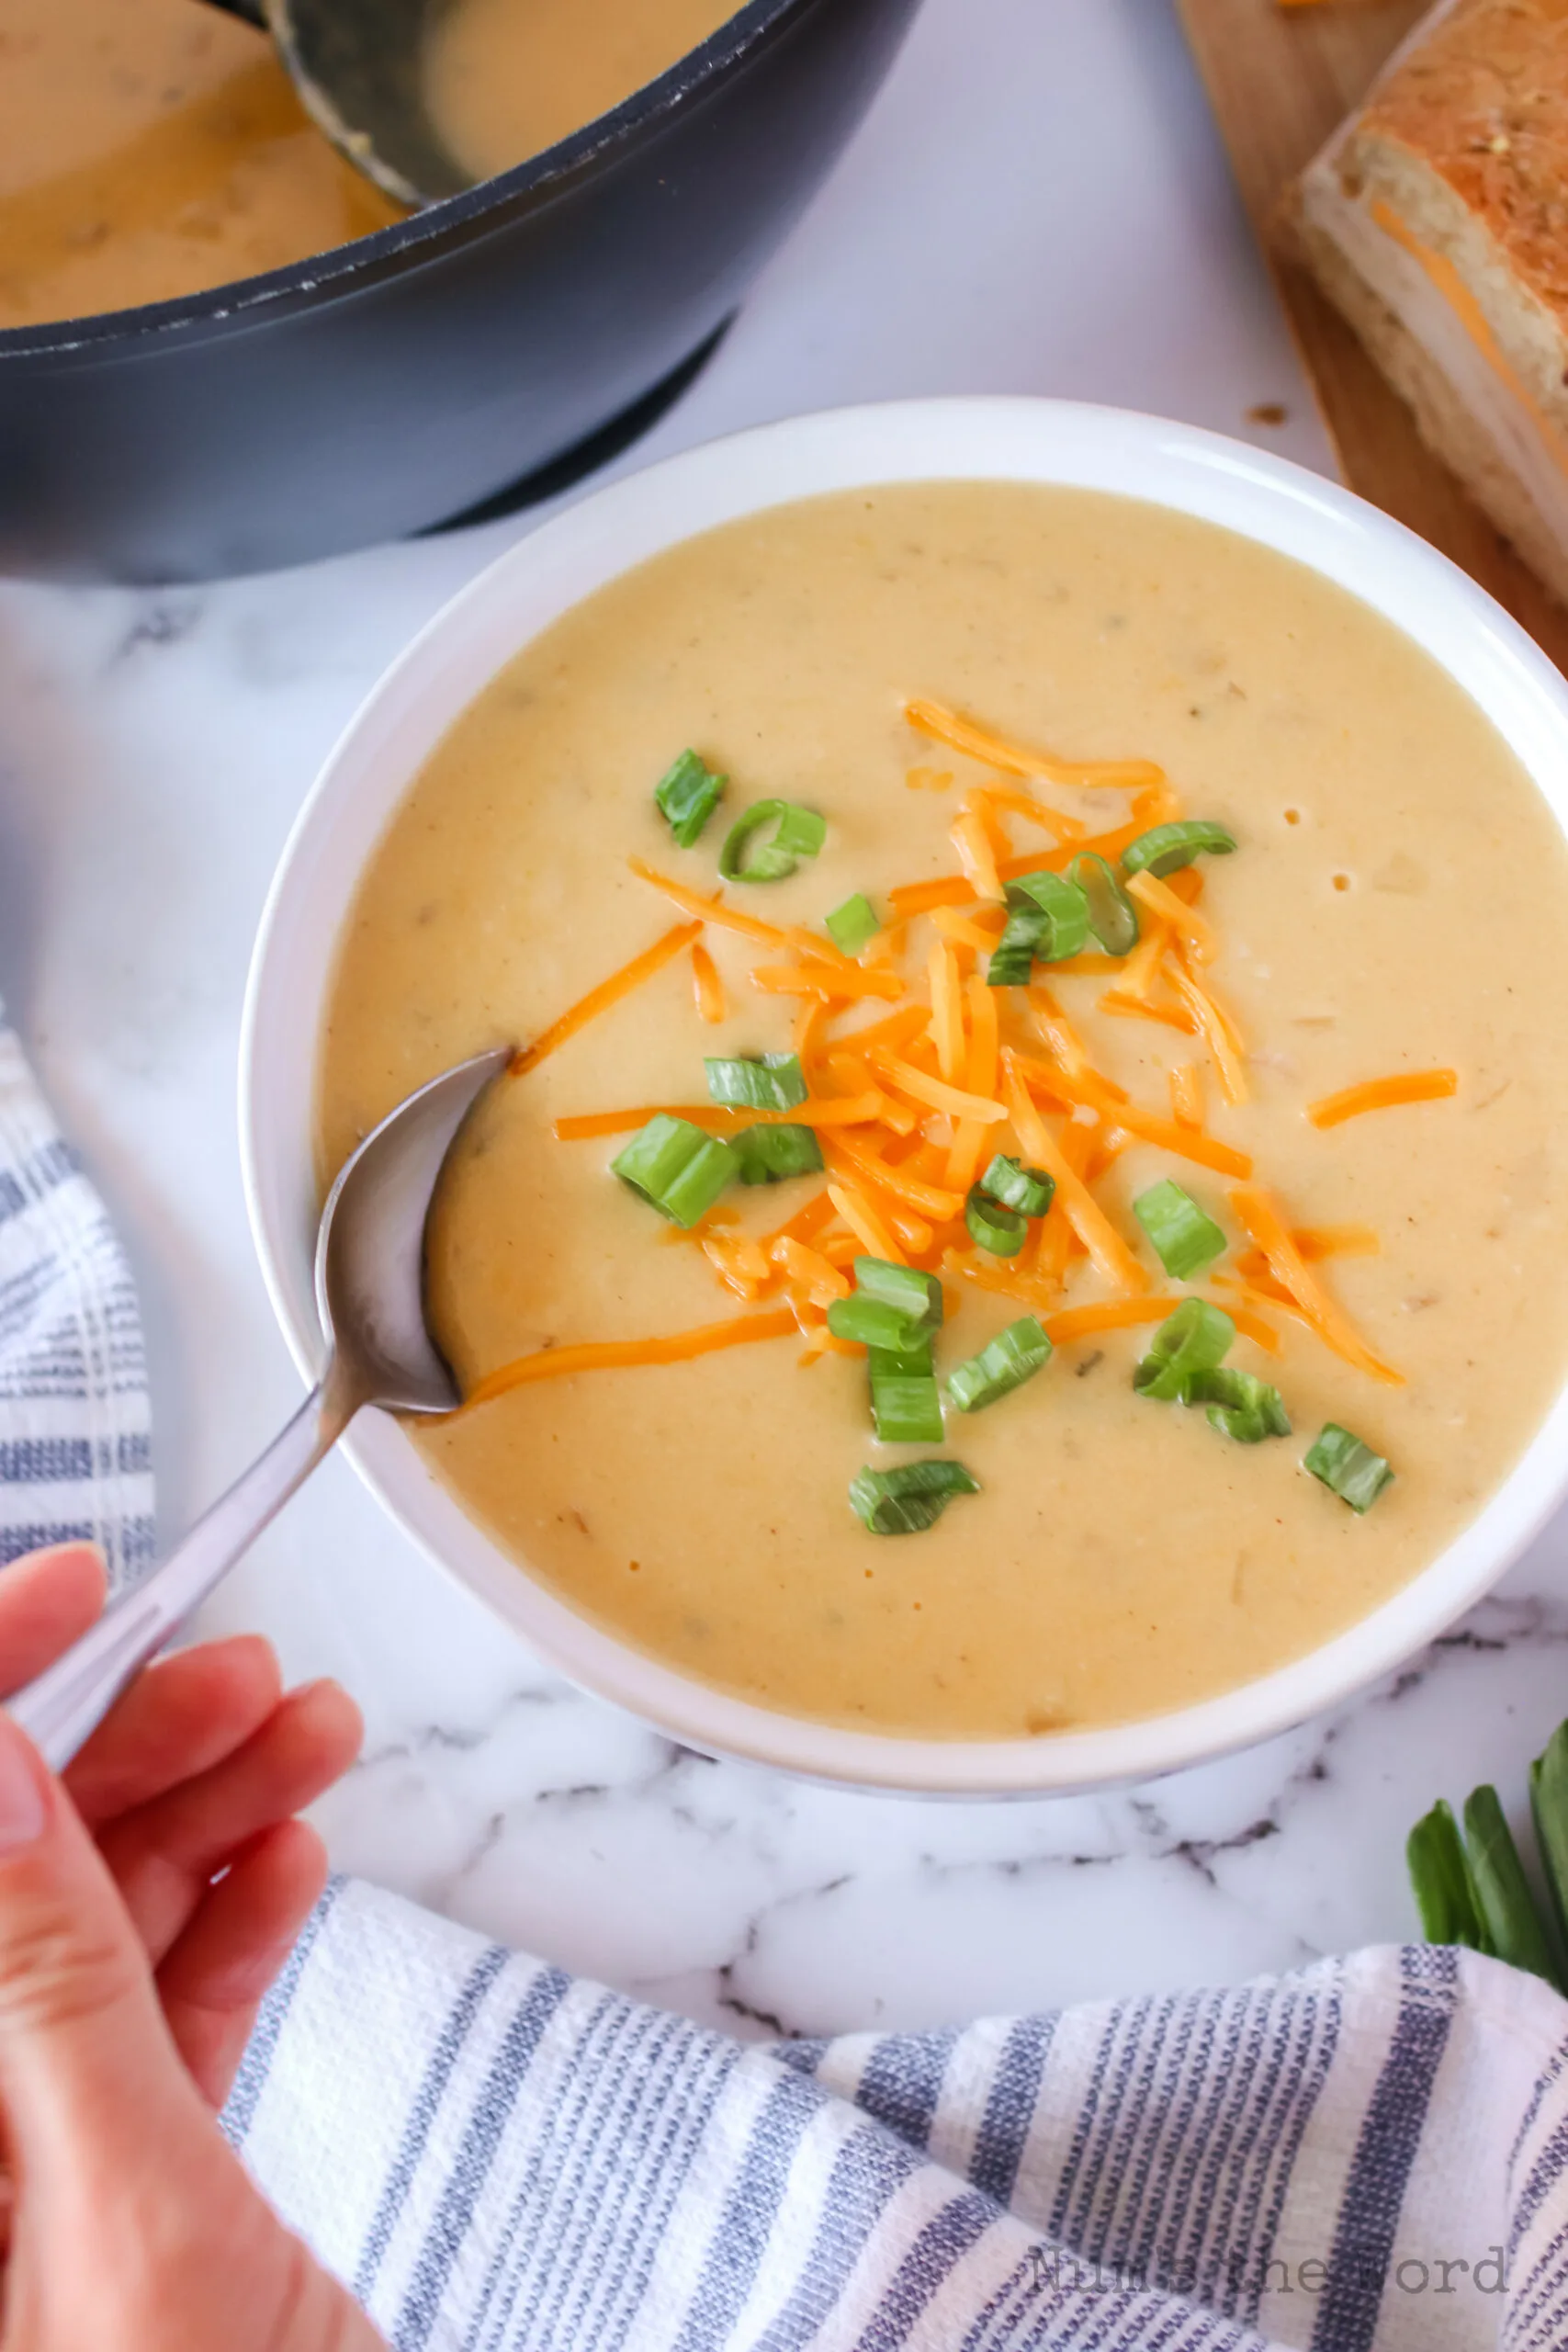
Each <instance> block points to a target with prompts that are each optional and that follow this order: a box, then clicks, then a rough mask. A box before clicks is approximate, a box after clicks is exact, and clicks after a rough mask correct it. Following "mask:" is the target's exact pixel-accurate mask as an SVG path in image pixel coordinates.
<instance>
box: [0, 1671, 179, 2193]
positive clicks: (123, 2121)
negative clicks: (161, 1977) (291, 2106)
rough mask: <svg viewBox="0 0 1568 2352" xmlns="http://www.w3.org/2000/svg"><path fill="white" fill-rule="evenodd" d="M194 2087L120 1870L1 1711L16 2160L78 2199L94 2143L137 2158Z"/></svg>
mask: <svg viewBox="0 0 1568 2352" xmlns="http://www.w3.org/2000/svg"><path fill="white" fill-rule="evenodd" d="M188 2097H189V2095H188V2089H187V2086H186V2084H185V2080H184V2077H183V2076H182V2075H181V2073H180V2070H179V2068H178V2067H177V2066H176V2065H175V2064H174V2061H173V2052H172V2050H171V2048H170V2043H169V2038H168V2034H167V2031H166V2029H165V2027H164V2021H163V2018H162V2016H161V2015H160V2012H159V2008H158V2003H157V1999H156V1996H155V1994H154V1991H153V1986H152V1978H151V1976H150V1975H149V1973H148V1970H147V1965H146V1961H145V1958H144V1956H143V1954H142V1951H141V1947H140V1945H139V1944H138V1942H137V1939H136V1937H135V1935H134V1933H133V1932H132V1929H131V1927H130V1920H129V1919H128V1918H127V1917H126V1916H125V1913H124V1911H123V1909H122V1908H121V1905H120V1903H119V1900H118V1895H117V1894H116V1893H115V1889H114V1884H113V1882H112V1881H111V1879H110V1877H109V1875H108V1872H107V1870H106V1869H105V1867H104V1864H103V1862H102V1860H101V1858H100V1857H99V1855H98V1854H97V1852H96V1849H95V1848H94V1846H93V1842H92V1839H91V1838H90V1837H89V1836H88V1834H87V1831H86V1829H85V1827H84V1826H83V1825H82V1823H81V1822H80V1821H79V1820H78V1819H77V1817H76V1815H75V1813H74V1812H73V1809H72V1807H71V1805H70V1804H69V1803H68V1802H67V1801H66V1799H65V1796H64V1794H63V1792H62V1790H61V1788H60V1786H59V1784H58V1782H56V1781H52V1780H51V1777H50V1775H49V1773H48V1771H47V1770H45V1768H44V1765H43V1763H42V1761H41V1759H40V1758H39V1756H38V1754H37V1751H36V1750H35V1749H34V1748H33V1747H32V1745H31V1743H30V1741H28V1739H27V1738H26V1736H24V1734H23V1733H22V1732H21V1731H20V1730H19V1729H18V1728H17V1725H16V1724H13V1723H12V1722H11V1720H10V1718H9V1716H6V1715H4V1714H0V2108H3V2109H4V2112H5V2117H6V2135H7V2139H8V2142H9V2143H10V2146H11V2148H12V2151H13V2155H14V2161H15V2162H16V2163H17V2166H18V2169H19V2170H20V2172H21V2173H22V2174H23V2175H24V2176H25V2177H26V2178H27V2180H28V2184H29V2188H31V2186H32V2184H33V2183H35V2182H37V2183H38V2185H39V2188H40V2189H41V2190H42V2191H43V2192H44V2193H45V2194H48V2193H50V2192H51V2190H54V2191H57V2192H58V2193H59V2194H60V2195H61V2196H62V2197H64V2198H66V2199H70V2198H71V2197H73V2195H75V2194H77V2193H78V2192H79V2188H80V2182H81V2177H82V2173H83V2169H84V2151H90V2152H91V2165H92V2166H93V2167H95V2168H96V2167H97V2166H98V2165H100V2164H101V2165H103V2166H106V2167H108V2168H110V2169H112V2168H113V2167H114V2165H116V2164H117V2163H118V2164H121V2165H134V2164H135V2163H136V2162H138V2161H140V2160H141V2159H140V2157H139V2155H138V2154H137V2152H138V2151H141V2152H144V2151H145V2149H146V2148H147V2147H148V2146H150V2145H155V2144H157V2133H158V2129H159V2121H160V2118H169V2119H170V2120H173V2118H174V2117H175V2115H176V2114H177V2113H178V2112H179V2111H181V2110H182V2109H183V2108H184V2107H185V2105H186V2100H187V2099H188ZM189 2106H190V2110H191V2111H192V2112H194V2113H197V2114H199V2109H198V2108H197V2106H196V2104H195V2102H194V2100H190V2101H189Z"/></svg>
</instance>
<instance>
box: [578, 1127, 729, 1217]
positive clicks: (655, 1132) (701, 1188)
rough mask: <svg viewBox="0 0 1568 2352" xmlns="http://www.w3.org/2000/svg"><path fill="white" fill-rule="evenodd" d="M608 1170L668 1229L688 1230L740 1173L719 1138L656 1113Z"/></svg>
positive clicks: (726, 1146)
mask: <svg viewBox="0 0 1568 2352" xmlns="http://www.w3.org/2000/svg"><path fill="white" fill-rule="evenodd" d="M610 1166H611V1169H612V1170H614V1172H615V1175H617V1176H618V1177H619V1178H620V1180H621V1182H622V1183H623V1184H629V1185H630V1186H631V1189H632V1191H633V1192H634V1193H640V1194H641V1196H642V1198H643V1199H644V1200H645V1201H647V1202H648V1203H649V1206H650V1207H652V1208H656V1209H657V1210H658V1211H659V1213H660V1216H667V1217H668V1218H669V1219H670V1221H671V1224H672V1225H681V1226H692V1225H695V1223H696V1221H697V1219H698V1218H699V1217H700V1216H705V1214H706V1212H707V1211H708V1210H709V1209H711V1208H712V1206H713V1204H714V1203H715V1201H716V1200H717V1198H718V1196H719V1194H720V1193H722V1192H723V1190H724V1188H725V1186H726V1185H727V1184H728V1182H729V1181H730V1178H731V1177H732V1176H735V1175H738V1174H739V1168H740V1161H739V1155H738V1154H737V1153H736V1152H735V1151H734V1150H732V1149H731V1148H730V1146H729V1145H728V1144H727V1143H721V1142H720V1140H719V1138H718V1137H717V1136H709V1135H705V1134H704V1133H703V1130H702V1129H701V1127H694V1125H692V1123H691V1121H690V1119H672V1118H671V1116H670V1114H669V1113H668V1112H667V1111H660V1114H659V1115H658V1116H657V1118H652V1119H649V1123H648V1125H647V1126H646V1127H640V1128H639V1129H638V1130H637V1134H636V1135H635V1136H633V1137H632V1139H631V1141H630V1143H628V1144H627V1146H626V1149H625V1150H624V1151H623V1152H621V1153H619V1154H618V1155H617V1157H616V1158H615V1159H612V1161H611V1162H610Z"/></svg>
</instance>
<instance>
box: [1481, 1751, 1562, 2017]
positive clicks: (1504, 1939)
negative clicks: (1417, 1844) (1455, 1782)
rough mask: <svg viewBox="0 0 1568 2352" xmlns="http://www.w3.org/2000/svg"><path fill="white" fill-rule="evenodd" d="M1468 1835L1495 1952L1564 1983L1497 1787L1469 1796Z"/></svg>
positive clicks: (1533, 1972)
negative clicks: (1499, 1798)
mask: <svg viewBox="0 0 1568 2352" xmlns="http://www.w3.org/2000/svg"><path fill="white" fill-rule="evenodd" d="M1464 1839H1465V1846H1466V1849H1467V1850H1468V1853H1469V1858H1470V1876H1471V1883H1472V1886H1473V1887H1474V1889H1475V1897H1476V1903H1477V1905H1478V1907H1479V1909H1480V1912H1481V1917H1482V1922H1483V1926H1484V1928H1485V1930H1486V1938H1487V1942H1488V1944H1489V1945H1490V1947H1491V1949H1492V1951H1494V1952H1495V1954H1496V1956H1497V1958H1498V1959H1499V1960H1506V1961H1507V1962H1510V1964H1511V1965H1512V1966H1513V1967H1515V1968H1524V1969H1528V1970H1529V1973H1530V1974H1531V1975H1532V1976H1544V1977H1545V1979H1546V1981H1547V1983H1548V1984H1549V1985H1558V1984H1560V1982H1561V1980H1560V1978H1559V1976H1558V1973H1557V1966H1556V1962H1555V1961H1554V1960H1553V1958H1552V1953H1551V1945H1550V1944H1549V1943H1548V1941H1547V1939H1546V1931H1545V1929H1544V1928H1543V1927H1542V1926H1541V1921H1540V1913H1539V1912H1538V1911H1537V1909H1536V1907H1535V1898H1534V1897H1533V1896H1532V1894H1530V1890H1529V1881H1528V1880H1527V1879H1526V1877H1525V1872H1524V1865H1523V1863H1522V1862H1521V1861H1520V1860H1519V1855H1518V1849H1517V1846H1516V1845H1515V1844H1514V1840H1513V1837H1512V1834H1511V1833H1510V1831H1509V1828H1508V1824H1507V1821H1506V1817H1505V1815H1504V1812H1503V1808H1502V1806H1501V1804H1499V1803H1498V1801H1497V1792H1496V1790H1495V1789H1494V1788H1480V1789H1472V1792H1471V1793H1470V1795H1469V1796H1468V1797H1467V1799H1466V1800H1465V1807H1464Z"/></svg>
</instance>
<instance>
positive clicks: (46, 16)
mask: <svg viewBox="0 0 1568 2352" xmlns="http://www.w3.org/2000/svg"><path fill="white" fill-rule="evenodd" d="M732 13H733V10H732V8H731V7H730V6H728V5H726V0H593V5H592V6H584V5H583V0H453V5H452V6H449V7H448V8H446V9H445V10H444V11H442V12H441V14H440V15H439V17H438V18H437V21H436V24H435V28H434V32H433V33H432V35H431V38H430V40H429V44H428V49H427V53H426V55H425V57H424V59H423V74H424V79H425V85H426V96H427V102H428V104H429V107H430V110H431V115H432V119H433V120H434V123H435V125H436V128H437V130H439V132H440V134H441V136H442V138H443V139H444V141H446V144H447V146H448V147H449V149H450V151H451V153H453V154H454V155H455V156H456V157H457V160H458V161H459V162H460V163H461V164H464V165H465V166H466V167H467V168H468V170H470V171H471V172H472V174H473V175H474V177H475V178H476V179H483V178H485V177H487V176H488V175H491V174H492V173H495V172H500V171H503V170H505V169H506V168H507V166H508V165H510V164H516V163H521V162H523V161H524V160H525V158H526V157H527V156H529V155H532V154H535V153H537V152H538V151H539V149H540V148H542V147H547V146H548V145H550V144H551V143H552V142H553V141H555V140H558V139H561V138H564V137H565V136H566V135H567V134H568V132H570V131H572V130H579V129H581V126H582V125H584V124H585V123H587V122H590V121H592V119H593V118H594V117H595V116H596V115H599V114H602V113H604V111H605V110H606V109H607V108H609V107H614V106H616V105H618V104H619V103H620V101H621V100H622V99H623V98H626V97H629V96H631V94H632V93H633V91H635V90H637V89H639V88H640V87H641V86H642V85H643V84H645V83H647V82H649V81H651V80H653V79H654V77H655V76H656V75H658V74H661V73H663V72H664V71H665V69H666V68H667V67H669V66H671V65H673V64H674V63H675V62H677V60H678V59H680V58H681V57H682V56H683V55H684V54H685V52H686V51H688V50H690V49H693V48H694V47H695V46H696V45H697V44H698V43H699V42H700V41H702V40H705V39H706V38H707V36H708V35H709V34H710V33H712V32H714V31H716V29H717V28H718V27H719V26H720V25H722V24H723V23H724V22H725V21H726V19H727V18H728V17H729V16H730V15H731V14H732ZM400 218H401V213H400V208H399V207H398V206H396V205H395V204H393V203H392V202H391V201H390V200H389V198H387V197H385V196H383V195H382V194H381V192H380V191H379V189H378V188H377V187H374V186H373V185H372V184H371V182H370V181H369V180H367V178H365V177H364V175H362V174H361V173H359V172H357V171H356V170H355V168H354V167H353V165H352V164H348V163H346V162H345V161H344V158H343V157H342V156H341V155H339V153H337V151H336V149H335V148H333V146H332V145H331V143H330V142H329V141H327V140H326V139H325V138H324V137H323V136H322V134H321V132H320V131H319V130H317V129H316V127H315V125H314V124H313V123H312V122H311V120H310V117H309V116H308V114H307V113H306V111H305V109H304V107H303V106H302V105H301V104H300V101H299V97H298V96H297V95H296V93H295V89H294V85H293V84H292V82H291V81H290V80H289V77H288V74H287V72H286V71H285V70H284V67H283V65H282V64H281V63H280V62H279V60H278V58H277V57H276V53H275V51H274V49H273V45H272V42H271V41H270V40H269V39H268V38H267V36H266V35H265V33H262V32H259V31H256V30H254V29H253V28H251V27H249V26H247V25H244V24H242V23H240V22H238V21H237V20H236V19H234V18H231V17H224V16H222V15H220V14H219V13H218V11H217V10H215V9H213V8H210V7H208V6H204V5H202V0H0V329H4V328H6V327H21V326H32V325H38V324H40V323H43V322H48V321H51V320H60V319H74V318H84V317H86V316H88V315H90V314H91V313H93V312H95V311H118V310H129V309H131V308H134V307H135V306H136V305H138V304H141V303H143V302H162V301H169V300H175V299H176V298H178V297H179V296H182V295H186V294H196V293H200V292H202V291H203V290H204V289H206V288H210V287H214V286H222V285H226V284H228V283H229V282H230V280H231V279H234V278H243V277H253V276H255V275H257V274H258V273H260V272H262V271H265V270H271V269H281V268H284V267H286V266H288V265H289V264H290V263H293V262H298V261H303V260H305V259H306V258H308V257H309V256H310V254H318V253H321V252H324V251H326V250H327V249H328V248H329V247H331V246H333V245H340V244H344V243H347V242H348V241H349V240H350V239H352V238H355V237H363V236H367V235H368V234H369V233H370V232H372V231H373V230H376V229H380V228H385V227H386V226H387V225H388V224H389V222H391V221H393V220H399V219H400Z"/></svg>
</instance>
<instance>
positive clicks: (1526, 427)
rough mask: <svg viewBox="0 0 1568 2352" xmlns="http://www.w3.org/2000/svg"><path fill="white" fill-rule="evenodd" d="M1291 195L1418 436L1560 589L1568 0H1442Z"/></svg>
mask: <svg viewBox="0 0 1568 2352" xmlns="http://www.w3.org/2000/svg"><path fill="white" fill-rule="evenodd" d="M1294 210H1295V217H1296V222H1297V227H1298V230H1299V232H1300V236H1301V241H1302V243H1303V248H1304V250H1305V253H1306V255H1307V258H1308V260H1309V261H1310V263H1311V266H1312V267H1313V270H1314V274H1315V275H1316V277H1317V278H1318V279H1319V281H1320V283H1321V284H1322V285H1323V287H1324V288H1325V291H1326V292H1327V293H1328V294H1329V296H1330V297H1331V298H1332V300H1334V301H1335V302H1336V303H1337V305H1338V307H1339V309H1340V310H1341V311H1344V313H1345V315H1346V317H1347V318H1348V320H1349V321H1350V323H1351V324H1352V326H1354V327H1355V328H1356V330H1357V332H1358V334H1359V335H1360V337H1361V339H1362V341H1363V342H1364V343H1365V344H1366V345H1367V347H1368V349H1369V350H1370V351H1371V355H1372V356H1373V358H1374V359H1376V361H1377V362H1378V365H1379V366H1380V367H1381V368H1382V370H1383V373H1384V374H1385V375H1386V376H1387V377H1388V378H1389V379H1390V381H1391V382H1392V383H1393V385H1394V386H1395V388H1396V390H1399V391H1400V392H1401V393H1403V395H1404V398H1405V399H1406V400H1407V401H1409V403H1410V405H1411V407H1412V408H1413V409H1414V410H1415V412H1416V421H1417V423H1418V424H1419V426H1420V429H1421V432H1422V435H1423V436H1424V437H1425V439H1426V440H1427V441H1428V442H1429V443H1430V444H1431V446H1432V447H1433V448H1435V449H1436V450H1437V451H1438V455H1439V456H1440V457H1442V458H1445V459H1446V460H1447V461H1448V463H1449V464H1450V466H1451V467H1452V468H1453V469H1454V471H1455V472H1456V473H1457V474H1458V475H1459V476H1460V478H1461V481H1464V482H1465V483H1466V484H1467V485H1468V487H1469V488H1470V490H1471V491H1472V493H1473V495H1474V496H1475V497H1476V498H1477V499H1478V500H1479V502H1480V503H1481V504H1482V505H1483V507H1484V508H1485V509H1486V511H1487V512H1488V514H1489V515H1491V516H1492V518H1493V520H1494V522H1495V523H1496V525H1497V526H1498V527H1499V529H1501V530H1502V531H1504V532H1505V533H1506V536H1507V537H1509V538H1510V539H1512V540H1513V542H1514V543H1515V545H1516V546H1517V548H1518V549H1519V551H1520V553H1521V554H1522V555H1523V556H1524V557H1525V559H1526V560H1527V561H1528V562H1529V564H1530V565H1531V566H1532V567H1533V568H1534V570H1535V571H1538V572H1539V573H1540V576H1541V578H1542V579H1543V580H1545V581H1546V582H1547V583H1548V584H1549V585H1550V586H1551V588H1552V589H1553V590H1554V591H1555V592H1556V594H1558V596H1559V597H1561V598H1562V600H1563V602H1564V603H1568V0H1443V5H1442V6H1438V8H1436V9H1434V10H1433V12H1432V14H1431V15H1430V16H1429V17H1426V18H1425V19H1424V20H1423V22H1422V23H1421V25H1420V26H1418V27H1417V28H1416V32H1415V34H1414V35H1413V36H1412V38H1411V39H1410V40H1408V41H1407V42H1406V43H1405V44H1404V47H1403V48H1402V49H1401V50H1400V51H1398V53H1397V54H1396V55H1395V57H1394V58H1393V62H1391V64H1390V66H1389V67H1388V69H1387V71H1386V72H1385V74H1383V76H1382V79H1381V81H1380V82H1379V83H1378V85H1377V86H1376V87H1375V88H1374V90H1373V92H1372V94H1371V98H1370V99H1369V101H1368V103H1367V105H1366V106H1365V107H1363V109H1362V110H1361V112H1360V113H1359V115H1356V116H1354V117H1352V119H1350V121H1349V122H1348V123H1347V124H1345V125H1344V127H1343V128H1342V129H1341V130H1338V131H1337V133H1336V134H1335V136H1334V138H1333V139H1332V140H1331V141H1329V143H1328V145H1327V146H1326V147H1325V149H1324V151H1323V153H1321V154H1320V155H1319V156H1318V157H1317V159H1316V161H1315V162H1314V163H1313V164H1311V165H1310V166H1309V167H1308V169H1307V171H1306V172H1305V173H1304V174H1303V177H1302V179H1301V181H1300V183H1299V186H1298V188H1297V190H1296V203H1295V207H1294Z"/></svg>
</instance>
